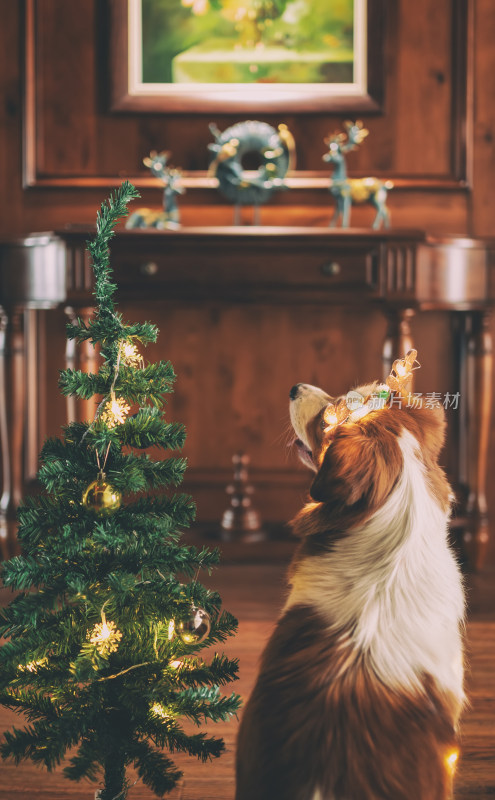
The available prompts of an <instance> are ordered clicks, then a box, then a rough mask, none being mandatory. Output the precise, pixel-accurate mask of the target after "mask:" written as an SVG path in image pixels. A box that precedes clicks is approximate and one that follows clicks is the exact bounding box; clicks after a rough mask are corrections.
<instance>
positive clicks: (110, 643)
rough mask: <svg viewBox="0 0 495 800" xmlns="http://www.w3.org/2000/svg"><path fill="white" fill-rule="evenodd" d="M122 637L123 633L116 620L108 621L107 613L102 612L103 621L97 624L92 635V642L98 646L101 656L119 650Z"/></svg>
mask: <svg viewBox="0 0 495 800" xmlns="http://www.w3.org/2000/svg"><path fill="white" fill-rule="evenodd" d="M121 639H122V634H121V632H120V631H119V630H118V629H117V626H116V624H115V622H111V621H110V622H107V620H106V617H105V614H103V613H102V615H101V622H99V623H97V624H96V625H95V627H94V628H93V631H92V635H91V636H90V639H89V641H90V642H91V644H93V645H94V646H95V647H96V649H97V650H98V652H99V654H100V656H108V655H110V653H115V651H116V650H118V648H119V642H120V640H121Z"/></svg>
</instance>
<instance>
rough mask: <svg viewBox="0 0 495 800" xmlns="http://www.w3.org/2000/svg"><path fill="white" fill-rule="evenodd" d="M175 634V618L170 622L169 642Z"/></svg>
mask: <svg viewBox="0 0 495 800" xmlns="http://www.w3.org/2000/svg"><path fill="white" fill-rule="evenodd" d="M174 636H175V619H171V620H170V622H169V623H168V640H169V642H170V641H171V640H172V639H173V638H174Z"/></svg>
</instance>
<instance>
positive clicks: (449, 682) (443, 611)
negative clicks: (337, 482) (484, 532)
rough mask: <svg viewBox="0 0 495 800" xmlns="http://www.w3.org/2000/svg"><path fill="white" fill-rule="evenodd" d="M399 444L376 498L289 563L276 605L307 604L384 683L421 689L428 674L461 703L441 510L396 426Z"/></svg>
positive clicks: (454, 582) (455, 605) (457, 623)
mask: <svg viewBox="0 0 495 800" xmlns="http://www.w3.org/2000/svg"><path fill="white" fill-rule="evenodd" d="M399 445H400V449H401V452H402V457H403V466H402V471H401V475H400V477H399V479H398V481H397V483H396V485H395V487H394V488H393V490H392V492H391V494H390V496H389V497H388V499H387V500H386V502H385V503H384V504H383V506H382V507H381V508H379V509H378V510H377V511H376V512H375V513H374V514H373V515H372V516H371V517H370V518H369V519H368V520H366V521H365V522H364V523H363V524H361V525H359V526H358V527H355V528H353V529H351V530H349V531H347V532H346V533H345V535H344V536H343V537H342V538H340V539H338V540H336V541H335V542H334V544H333V546H332V549H331V551H329V552H328V553H327V554H323V555H322V554H321V553H320V554H319V555H317V556H311V555H309V556H302V557H301V559H300V560H299V561H297V562H296V564H295V565H294V567H293V571H292V576H291V592H290V595H289V598H288V600H287V604H286V610H288V609H289V608H291V607H293V606H296V605H305V606H310V607H312V608H314V609H316V610H317V611H318V613H319V614H320V615H321V617H322V618H323V619H324V620H325V622H326V623H327V624H328V626H329V628H331V629H332V630H334V631H335V630H337V631H341V632H342V642H343V643H344V641H345V644H346V646H348V645H349V643H352V646H353V648H355V650H356V656H357V657H363V658H364V659H365V662H366V663H367V665H368V667H369V668H370V669H371V670H372V671H373V672H374V673H375V674H376V676H377V677H378V679H379V680H381V681H382V682H383V683H384V684H386V685H387V686H389V687H390V688H392V689H400V688H401V687H402V688H404V689H406V690H413V691H418V690H419V691H422V686H423V678H424V676H425V675H430V676H431V677H432V678H433V679H435V681H436V682H437V685H438V686H439V687H440V688H441V689H443V690H446V691H449V692H452V693H453V694H454V695H455V697H456V699H457V700H458V702H459V703H462V701H463V697H464V695H463V688H462V664H460V663H458V661H459V656H458V653H459V652H460V651H461V646H460V637H461V630H460V628H461V624H462V620H463V616H464V598H463V592H462V583H461V581H460V578H459V569H458V566H457V564H456V562H455V559H454V557H453V555H452V553H451V551H450V549H449V547H448V543H447V522H448V513H447V512H446V511H444V510H442V508H441V504H440V503H439V501H438V500H437V499H436V498H435V496H434V495H433V493H432V491H431V488H430V487H429V486H428V483H427V477H426V472H425V468H424V465H423V463H422V460H421V456H420V453H419V449H418V448H419V446H418V442H417V441H416V439H415V437H414V436H413V435H412V434H411V433H410V432H408V431H407V430H403V432H402V434H401V436H400V439H399ZM315 511H316V508H315Z"/></svg>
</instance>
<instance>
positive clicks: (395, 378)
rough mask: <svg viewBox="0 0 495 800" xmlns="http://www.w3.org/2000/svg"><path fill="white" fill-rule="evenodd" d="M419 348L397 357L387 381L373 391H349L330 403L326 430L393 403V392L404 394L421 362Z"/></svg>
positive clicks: (324, 416)
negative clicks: (365, 395)
mask: <svg viewBox="0 0 495 800" xmlns="http://www.w3.org/2000/svg"><path fill="white" fill-rule="evenodd" d="M417 355H418V353H417V350H409V352H408V353H406V355H405V356H404V358H397V359H396V360H395V361H394V363H393V364H392V369H391V371H390V375H389V376H388V378H387V380H386V381H385V383H379V384H378V386H375V388H374V389H373V391H372V393H371V394H369V395H368V396H367V397H363V396H362V395H360V394H359V392H352V391H351V392H348V393H347V395H346V398H345V399H344V400H341V401H340V402H339V403H337V404H336V405H334V404H330V405H328V406H327V408H326V409H325V413H324V415H323V419H324V421H325V422H326V425H327V427H326V428H325V432H328V431H331V430H332V429H333V428H335V427H337V425H342V424H343V423H344V422H357V421H358V420H359V419H362V418H363V417H365V416H366V415H367V414H369V413H370V411H379V410H380V409H383V408H385V407H386V406H387V405H390V404H391V400H392V395H393V394H402V393H403V392H404V391H405V390H406V389H407V385H408V383H409V381H410V380H411V375H412V373H413V371H414V370H415V369H419V367H420V364H419V363H418V362H417V361H416V357H417Z"/></svg>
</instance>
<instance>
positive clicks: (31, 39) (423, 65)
mask: <svg viewBox="0 0 495 800" xmlns="http://www.w3.org/2000/svg"><path fill="white" fill-rule="evenodd" d="M466 2H468V0H436V2H433V0H418V2H417V3H415V4H411V3H407V2H405V0H401V2H399V3H398V5H399V13H394V14H391V25H392V24H396V26H397V30H392V29H391V25H389V31H388V34H389V44H388V45H387V53H388V57H389V58H390V48H391V47H393V48H395V52H394V55H395V58H394V60H393V63H392V65H391V66H392V68H394V67H397V73H396V74H391V73H390V71H389V73H388V75H387V87H386V97H388V99H387V101H386V107H385V114H384V115H383V116H381V115H379V114H378V115H377V114H372V115H371V118H370V120H371V122H372V132H373V137H370V139H368V140H367V142H366V146H365V147H363V148H361V151H360V152H357V153H354V154H353V158H352V165H351V169H353V170H354V171H356V172H357V173H360V172H362V171H364V172H369V171H370V170H371V169H373V168H374V169H375V170H377V169H378V171H379V172H381V173H385V174H388V175H398V176H399V177H401V176H403V179H404V180H407V181H409V182H410V184H411V185H416V184H418V183H419V185H421V184H422V182H423V181H424V180H425V179H428V178H430V179H434V180H436V181H437V182H438V181H440V182H443V183H444V184H445V183H447V184H449V185H450V186H451V187H452V188H455V186H456V185H457V184H458V181H459V179H462V176H458V175H454V174H452V170H451V166H452V165H451V160H452V159H451V156H450V154H451V153H452V152H453V150H454V149H455V148H457V147H458V141H461V140H462V139H463V132H464V127H463V126H462V125H460V124H456V125H454V126H452V125H451V124H450V123H451V110H452V107H453V104H454V99H453V98H455V97H457V96H458V95H459V93H461V94H462V92H463V91H464V88H463V85H464V82H465V69H464V68H463V66H462V65H463V55H462V52H458V53H457V54H456V57H457V62H456V63H457V64H459V63H460V64H461V67H460V68H459V69H456V70H453V69H452V64H451V48H450V46H451V41H452V36H453V35H454V30H455V27H456V26H459V25H462V20H463V14H464V13H465V7H466ZM26 3H27V5H26V8H27V21H28V37H27V44H26V46H27V52H28V53H29V52H30V51H34V55H33V57H32V58H31V62H32V64H33V65H35V66H36V68H37V71H38V73H39V78H38V81H37V90H38V91H37V97H36V101H37V107H36V108H35V109H34V111H33V113H32V114H31V117H32V119H31V122H30V124H31V125H32V128H33V130H32V131H31V134H30V135H31V136H33V137H35V136H36V132H37V133H38V137H37V138H38V141H39V142H40V143H44V145H45V146H44V147H42V145H41V144H40V145H39V149H38V152H37V153H35V160H36V163H34V164H31V165H30V166H29V168H28V169H27V174H28V182H29V183H34V184H36V185H52V186H56V185H59V186H64V185H73V186H84V185H88V184H90V185H92V186H98V185H104V178H105V177H106V178H108V179H110V178H111V179H112V180H113V181H115V179H116V176H117V175H119V174H127V175H131V176H133V177H134V178H135V179H138V181H139V183H142V182H143V180H144V183H143V185H150V180H149V176H148V173H147V172H146V171H145V170H144V168H142V165H141V160H142V157H143V155H145V154H146V153H147V152H148V151H149V149H150V148H153V147H154V148H157V149H160V148H162V147H167V148H170V149H172V150H173V153H174V158H175V159H176V161H177V163H179V164H180V165H181V166H182V167H183V168H184V169H185V170H186V171H188V172H189V173H190V174H189V176H188V177H189V180H190V181H192V182H193V183H194V182H196V185H198V186H199V185H203V186H205V185H208V182H206V183H205V178H204V175H205V172H204V170H205V169H206V167H207V160H208V158H207V144H208V142H210V141H211V135H210V133H209V131H208V122H209V121H210V120H211V119H214V121H215V122H217V124H218V125H219V127H221V128H222V127H226V126H227V125H229V124H232V122H233V121H234V120H235V119H242V118H243V116H245V115H239V114H230V115H228V114H221V115H218V114H208V115H205V114H195V115H192V117H191V115H186V114H174V115H170V114H169V115H158V114H151V115H129V114H125V115H119V116H115V115H112V114H111V113H109V112H108V108H104V107H102V93H101V88H99V87H101V84H102V82H103V80H104V76H105V71H106V70H108V62H107V60H106V58H105V56H106V53H105V51H104V47H103V46H101V48H97V47H96V46H95V42H99V41H101V37H102V36H103V33H102V29H103V30H104V28H105V21H106V15H105V14H104V13H103V11H104V9H105V6H104V5H102V4H101V3H96V0H85V9H86V13H85V15H84V20H83V21H82V20H81V19H79V18H78V17H77V15H74V14H71V12H70V10H69V6H68V4H66V3H64V2H62V0H26ZM438 19H439V20H440V21H441V24H439V25H437V21H438ZM30 20H31V21H32V24H31V28H30V27H29V22H30ZM95 32H97V35H96V33H95ZM107 35H108V37H109V34H107ZM390 42H392V45H391V44H390ZM95 50H96V52H97V53H99V54H100V57H101V61H100V62H98V63H95V62H96V58H95ZM53 52H56V53H57V54H61V58H60V60H59V59H58V58H57V59H56V60H53V62H51V61H50V57H49V54H51V53H53ZM46 55H48V59H46V58H45V56H46ZM45 60H47V61H48V63H47V64H45V63H44V62H45ZM60 61H63V63H64V69H63V70H61V69H60V66H59V65H60ZM412 76H414V80H413V79H412ZM388 84H390V86H389V85H388ZM387 93H388V94H387ZM28 100H29V98H28ZM41 112H42V113H41ZM28 116H29V113H28ZM251 116H252V115H251ZM260 116H261V117H262V118H266V120H267V121H269V122H272V123H274V124H276V123H277V122H280V121H281V119H282V118H283V119H284V121H286V122H287V123H288V124H289V127H291V129H292V130H293V132H294V135H295V137H296V141H297V142H298V145H299V146H298V151H299V159H300V164H299V170H302V173H301V174H296V176H295V178H297V179H298V180H300V181H303V182H304V181H306V182H307V181H309V182H310V183H311V181H313V183H314V181H315V180H319V182H320V184H319V185H320V186H323V185H324V183H323V184H322V183H321V182H322V181H324V180H325V176H326V174H327V173H326V170H325V169H324V167H323V165H322V161H321V156H322V154H323V152H324V146H323V138H324V137H325V135H326V134H327V133H328V130H331V129H333V128H338V127H340V125H341V122H342V115H335V114H310V113H309V114H302V115H295V114H285V115H283V117H281V116H280V115H276V116H275V115H273V114H271V115H266V114H260ZM191 119H192V120H193V121H194V125H191ZM426 119H427V120H428V122H427V123H426V121H425V120H426ZM423 121H424V122H423ZM428 129H430V130H431V131H432V135H428V133H427V134H426V135H425V130H426V131H427V132H428ZM390 131H393V134H394V135H393V137H392V138H391V134H390ZM96 134H97V136H98V141H97V142H96V141H95V135H96ZM157 139H158V140H157ZM72 142H73V157H72V159H69V154H68V150H70V148H71V143H72ZM112 143H113V144H114V145H115V146H114V147H112ZM384 143H385V144H384ZM95 161H97V162H98V164H97V166H98V169H95ZM308 170H309V172H308ZM304 171H306V173H307V174H306V173H305V172H304ZM314 173H316V174H314ZM145 176H146V177H147V178H148V180H147V181H146V180H145ZM318 176H321V177H319V178H318ZM107 183H108V181H107ZM151 185H152V184H151Z"/></svg>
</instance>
